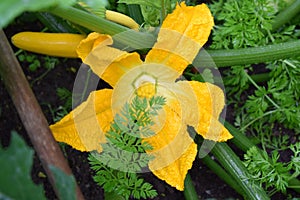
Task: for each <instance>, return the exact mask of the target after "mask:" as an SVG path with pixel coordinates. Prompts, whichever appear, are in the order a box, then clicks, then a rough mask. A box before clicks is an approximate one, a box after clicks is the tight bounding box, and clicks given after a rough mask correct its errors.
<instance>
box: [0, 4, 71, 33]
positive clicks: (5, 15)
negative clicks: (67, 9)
mask: <svg viewBox="0 0 300 200" xmlns="http://www.w3.org/2000/svg"><path fill="white" fill-rule="evenodd" d="M74 2H75V0H65V1H60V0H43V1H40V0H2V1H0V28H3V27H5V26H6V25H8V23H9V22H10V21H12V20H13V19H14V18H15V17H17V16H18V15H20V14H21V13H22V12H24V11H40V10H41V9H44V8H49V7H50V6H68V5H71V4H72V3H74Z"/></svg>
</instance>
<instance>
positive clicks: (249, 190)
mask: <svg viewBox="0 0 300 200" xmlns="http://www.w3.org/2000/svg"><path fill="white" fill-rule="evenodd" d="M212 153H213V155H214V156H215V157H216V158H217V159H218V161H219V162H220V164H221V165H222V166H223V167H224V168H225V170H226V171H227V172H228V173H229V174H230V175H231V177H232V178H233V180H234V181H236V182H237V184H238V185H239V186H240V187H241V189H242V190H243V196H244V197H245V198H247V199H253V200H254V199H255V200H256V199H262V200H264V199H270V198H269V197H268V196H267V194H266V193H265V191H264V190H263V189H262V188H261V187H259V185H258V184H257V183H256V182H254V181H252V180H251V179H250V178H249V174H248V172H247V169H246V168H245V166H244V165H243V163H242V162H241V160H240V159H239V158H238V157H237V155H236V154H235V153H234V152H233V151H232V149H231V148H230V147H229V146H228V145H227V144H226V143H216V145H215V146H214V148H213V149H212Z"/></svg>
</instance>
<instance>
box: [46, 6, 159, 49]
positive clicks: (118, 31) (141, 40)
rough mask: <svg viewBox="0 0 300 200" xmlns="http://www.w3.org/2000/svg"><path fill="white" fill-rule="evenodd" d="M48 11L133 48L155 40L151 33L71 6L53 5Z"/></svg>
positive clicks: (147, 45) (150, 43) (149, 45)
mask: <svg viewBox="0 0 300 200" xmlns="http://www.w3.org/2000/svg"><path fill="white" fill-rule="evenodd" d="M49 12H51V13H52V14H54V15H57V16H59V17H61V18H63V19H66V20H69V21H71V22H73V23H75V24H78V25H81V26H83V27H85V28H88V29H89V30H91V31H96V32H99V33H105V34H109V35H112V36H113V37H114V39H116V40H117V41H119V42H121V43H122V44H124V45H128V46H130V47H133V48H135V49H140V48H143V49H144V48H150V47H152V45H153V43H154V41H155V37H154V36H153V35H151V34H148V33H141V32H137V31H135V30H132V29H129V28H127V27H125V26H121V25H119V24H116V23H113V22H111V21H108V20H106V19H103V18H101V17H97V16H95V15H92V14H90V13H88V12H85V11H82V10H79V9H76V8H73V7H55V8H52V9H50V10H49Z"/></svg>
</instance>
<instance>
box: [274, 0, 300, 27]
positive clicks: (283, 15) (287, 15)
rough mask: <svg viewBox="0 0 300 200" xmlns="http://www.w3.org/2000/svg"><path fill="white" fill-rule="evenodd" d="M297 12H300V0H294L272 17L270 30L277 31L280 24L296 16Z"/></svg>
mask: <svg viewBox="0 0 300 200" xmlns="http://www.w3.org/2000/svg"><path fill="white" fill-rule="evenodd" d="M298 13H300V0H295V1H294V2H293V3H292V4H291V5H290V6H288V7H287V8H285V9H284V10H283V11H281V12H280V13H279V14H278V15H277V16H276V17H275V18H274V21H273V24H272V31H277V30H278V29H279V28H280V27H281V26H282V25H284V24H285V23H287V22H290V21H291V20H292V19H293V18H294V17H296V16H297V14H298Z"/></svg>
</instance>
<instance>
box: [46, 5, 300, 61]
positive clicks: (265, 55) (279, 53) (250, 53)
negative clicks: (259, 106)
mask: <svg viewBox="0 0 300 200" xmlns="http://www.w3.org/2000/svg"><path fill="white" fill-rule="evenodd" d="M49 11H50V12H51V13H52V14H54V15H57V16H59V17H62V18H64V19H67V20H69V21H71V22H73V23H75V24H79V25H81V26H83V27H85V28H88V29H89V30H91V31H96V32H100V33H105V34H109V35H116V34H117V35H116V36H115V38H114V39H116V40H117V41H119V42H121V43H123V44H125V45H128V46H131V47H133V48H136V49H139V48H143V49H145V48H151V47H152V46H153V44H154V42H155V40H156V38H155V37H154V36H153V35H151V34H148V33H141V32H137V31H134V30H131V29H128V28H127V27H124V26H121V25H119V24H116V23H113V22H110V21H108V20H106V19H102V18H100V17H97V16H95V15H92V14H90V13H87V12H84V11H81V10H79V9H76V8H73V7H64V8H62V7H55V8H52V9H51V10H49ZM120 33H122V34H120ZM207 53H208V54H209V55H210V56H207V54H206V53H203V51H200V52H199V54H198V55H197V57H196V58H195V60H194V64H195V65H196V66H197V65H200V66H206V67H215V66H217V67H226V66H233V65H244V64H255V63H262V62H267V61H273V60H278V59H285V58H290V57H294V56H298V55H300V40H296V41H289V42H285V43H280V44H272V45H267V46H261V47H252V48H243V49H233V50H208V51H207Z"/></svg>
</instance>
